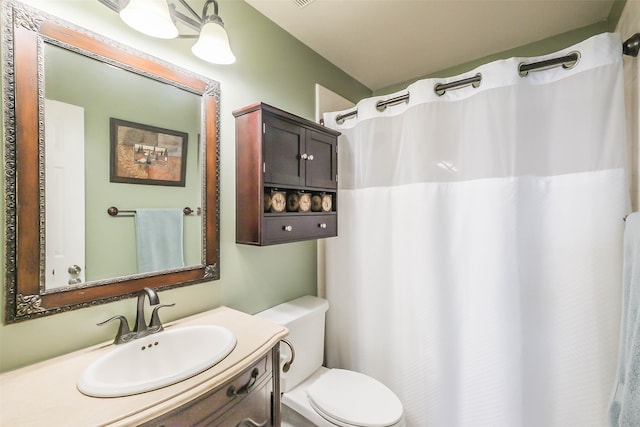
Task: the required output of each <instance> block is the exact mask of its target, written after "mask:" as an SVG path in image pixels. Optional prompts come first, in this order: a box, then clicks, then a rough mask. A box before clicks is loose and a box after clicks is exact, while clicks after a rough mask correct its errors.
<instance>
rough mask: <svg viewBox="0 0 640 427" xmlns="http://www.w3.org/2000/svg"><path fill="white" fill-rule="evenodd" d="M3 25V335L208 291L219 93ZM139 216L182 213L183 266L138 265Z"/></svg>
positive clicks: (6, 20)
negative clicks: (143, 292)
mask: <svg viewBox="0 0 640 427" xmlns="http://www.w3.org/2000/svg"><path fill="white" fill-rule="evenodd" d="M2 20H3V21H2V25H3V29H4V31H3V34H2V36H3V39H2V55H3V63H2V73H3V100H4V102H3V108H4V136H5V193H6V212H5V220H6V257H7V258H6V265H7V271H6V292H5V295H6V310H5V313H6V316H5V321H6V323H12V322H17V321H21V320H26V319H31V318H35V317H40V316H44V315H48V314H53V313H56V312H60V311H67V310H70V309H74V308H80V307H85V306H88V305H93V304H99V303H104V302H110V301H114V300H116V299H119V298H124V297H127V296H131V295H133V294H135V293H136V292H137V291H139V290H140V289H142V288H144V287H145V286H149V287H153V288H159V289H163V288H170V287H176V286H184V285H190V284H195V283H199V282H202V281H208V280H216V279H219V262H218V260H219V247H220V244H219V235H218V230H219V207H218V200H219V184H218V172H217V171H218V166H219V160H218V159H219V144H218V134H219V132H218V131H219V103H220V89H219V83H218V82H216V81H213V80H210V79H208V78H205V77H203V76H199V75H196V74H194V73H191V72H189V71H186V70H182V69H179V68H178V67H176V66H174V65H170V64H167V63H164V62H162V61H160V60H158V59H155V58H152V57H150V56H148V55H145V54H143V53H141V52H137V51H135V50H133V49H131V48H128V47H125V46H121V45H118V44H117V43H115V42H113V41H111V40H107V39H104V38H102V37H100V36H97V35H95V34H92V33H90V32H88V31H86V30H84V29H80V28H78V27H75V26H72V25H71V24H68V23H65V22H63V21H61V20H59V19H57V18H54V17H51V16H48V15H46V14H44V13H43V12H40V11H38V10H36V9H33V8H30V7H28V6H26V5H22V4H20V3H17V2H3V9H2ZM14 100H15V102H14ZM123 135H127V136H126V137H125V136H123ZM74 140H75V141H76V142H75V145H74V144H72V143H71V141H74ZM63 143H64V144H63ZM62 149H64V150H62ZM61 153H62V154H61ZM74 156H75V157H74ZM65 163H66V164H67V165H68V166H67V169H66V170H67V171H71V172H73V173H75V174H79V175H78V176H79V177H80V178H78V177H76V178H73V177H72V178H69V177H68V176H69V175H70V173H60V172H59V170H65V169H64V164H65ZM60 165H62V166H60ZM69 165H71V166H69ZM83 165H84V166H83ZM61 168H62V169H61ZM82 176H84V179H82V178H81V177H82ZM65 177H66V178H65ZM65 179H66V180H70V181H71V183H72V184H71V185H69V184H66V185H65ZM63 195H64V197H63ZM113 208H115V210H114V209H113ZM142 208H149V209H171V211H172V215H174V221H175V212H180V213H182V212H183V211H184V213H183V214H182V215H179V216H178V219H177V221H178V222H177V224H180V221H181V220H182V221H181V224H180V225H181V226H182V229H183V230H182V235H183V237H184V240H183V242H184V244H183V245H182V248H181V252H182V253H181V256H182V262H180V263H178V264H170V265H169V266H168V267H163V265H164V264H154V265H153V266H152V267H148V268H146V269H142V270H141V268H142V267H140V265H137V264H139V263H140V258H143V256H141V255H140V254H139V253H138V252H139V251H138V250H137V249H138V248H141V247H143V246H142V243H139V242H138V241H137V240H136V235H138V234H140V235H142V233H141V232H140V233H139V232H138V231H139V230H142V227H140V228H138V229H137V228H136V222H138V220H140V217H141V215H136V210H137V209H142ZM116 212H117V214H116ZM136 216H138V218H136ZM54 224H55V225H54ZM65 224H66V225H65ZM171 224H176V222H173V223H171ZM165 229H169V230H176V229H178V227H165ZM154 234H158V233H154ZM179 235H180V234H179ZM173 237H174V240H172V241H175V235H174V236H173ZM65 239H66V240H65ZM73 245H76V246H77V249H76V252H75V253H74V252H73V251H71V250H69V247H71V246H73ZM61 248H64V250H62V249H61ZM61 252H65V253H66V252H68V253H73V255H72V256H71V255H70V256H67V259H65V260H64V261H61V262H60V264H56V262H58V261H57V260H56V257H57V256H59V255H60V253H61ZM143 252H144V251H143ZM52 254H53V255H52ZM70 260H71V261H70ZM136 260H137V262H136ZM76 261H77V262H76ZM76 267H77V270H76Z"/></svg>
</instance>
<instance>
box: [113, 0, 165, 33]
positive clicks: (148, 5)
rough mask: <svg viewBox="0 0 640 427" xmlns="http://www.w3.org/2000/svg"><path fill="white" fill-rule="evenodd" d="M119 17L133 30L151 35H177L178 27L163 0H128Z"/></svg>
mask: <svg viewBox="0 0 640 427" xmlns="http://www.w3.org/2000/svg"><path fill="white" fill-rule="evenodd" d="M120 18H122V20H123V21H124V22H125V24H127V25H128V26H130V27H131V28H133V29H134V30H137V31H140V32H141V33H143V34H146V35H148V36H151V37H158V38H161V39H174V38H176V37H178V29H177V28H176V24H174V23H173V18H172V17H171V12H169V5H168V4H167V2H166V1H165V0H130V1H129V3H128V4H127V5H126V6H125V7H123V8H122V10H121V11H120Z"/></svg>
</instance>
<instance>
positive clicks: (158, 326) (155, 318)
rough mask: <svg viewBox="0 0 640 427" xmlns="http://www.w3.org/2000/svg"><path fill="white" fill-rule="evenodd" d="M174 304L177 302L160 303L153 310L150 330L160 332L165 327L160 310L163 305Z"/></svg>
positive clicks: (169, 305)
mask: <svg viewBox="0 0 640 427" xmlns="http://www.w3.org/2000/svg"><path fill="white" fill-rule="evenodd" d="M174 305H176V303H175V302H174V303H172V304H160V305H158V306H157V307H155V308H154V309H153V311H152V312H151V321H150V322H149V330H150V331H149V332H151V333H154V332H160V331H161V330H163V329H164V327H163V326H162V322H160V316H159V315H158V311H159V310H160V309H161V308H163V307H173V306H174Z"/></svg>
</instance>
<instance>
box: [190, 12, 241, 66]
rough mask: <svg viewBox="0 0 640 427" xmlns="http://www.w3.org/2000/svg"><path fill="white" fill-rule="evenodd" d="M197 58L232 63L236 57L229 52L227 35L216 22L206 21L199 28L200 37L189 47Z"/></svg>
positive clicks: (217, 62) (219, 62) (212, 61)
mask: <svg viewBox="0 0 640 427" xmlns="http://www.w3.org/2000/svg"><path fill="white" fill-rule="evenodd" d="M191 52H193V54H194V55H195V56H197V57H198V58H200V59H202V60H204V61H207V62H211V63H213V64H223V65H227V64H233V63H234V62H236V57H235V56H234V55H233V52H231V47H230V46H229V37H228V36H227V32H226V31H225V29H224V27H223V26H222V25H220V24H219V23H217V22H207V23H206V24H204V25H203V26H202V28H201V29H200V37H199V38H198V41H197V42H196V44H194V45H193V47H192V48H191Z"/></svg>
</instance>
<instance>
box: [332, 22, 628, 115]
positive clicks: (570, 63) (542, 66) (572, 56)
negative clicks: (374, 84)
mask: <svg viewBox="0 0 640 427" xmlns="http://www.w3.org/2000/svg"><path fill="white" fill-rule="evenodd" d="M638 52H640V33H635V34H634V35H633V36H631V37H630V38H628V39H627V40H625V42H624V43H622V53H623V55H628V56H633V57H637V56H638ZM579 60H580V52H578V51H574V52H571V53H569V54H568V55H565V56H561V57H559V58H552V59H547V60H544V61H539V62H532V63H530V64H527V63H524V62H521V63H520V64H519V65H518V73H519V74H520V77H526V76H527V75H528V74H529V72H531V71H544V70H548V69H550V68H555V67H558V66H562V68H564V69H566V70H569V69H571V68H573V67H574V66H575V65H576V64H577V63H578V61H579ZM481 82H482V74H480V73H477V74H476V75H475V76H473V77H467V78H465V79H461V80H457V81H455V82H451V83H436V84H435V85H434V86H433V91H434V92H435V93H436V95H438V96H442V95H444V94H445V93H446V91H447V90H450V89H460V88H463V87H466V86H472V87H474V88H477V87H479V86H480V83H481ZM409 95H410V94H409V93H408V92H407V93H406V94H405V95H400V96H396V97H395V98H391V99H386V100H382V101H378V102H376V109H377V110H378V111H384V110H385V109H386V108H387V107H388V106H389V105H396V104H400V103H402V102H409ZM357 115H358V109H357V108H356V109H355V110H352V111H349V112H347V113H344V114H338V115H337V116H336V123H338V124H342V123H344V121H345V120H346V119H349V118H351V117H354V116H357Z"/></svg>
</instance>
